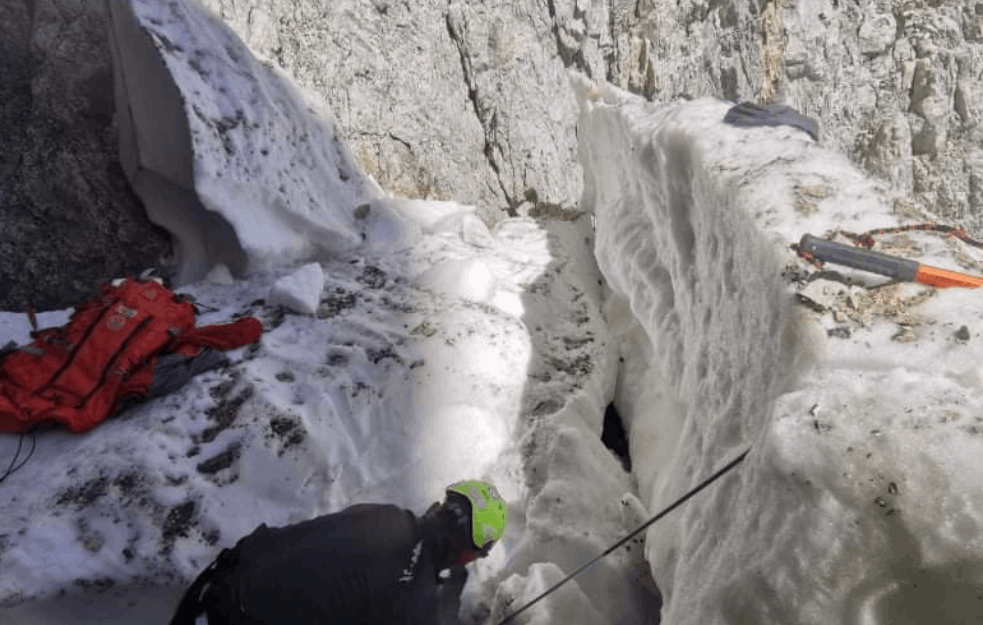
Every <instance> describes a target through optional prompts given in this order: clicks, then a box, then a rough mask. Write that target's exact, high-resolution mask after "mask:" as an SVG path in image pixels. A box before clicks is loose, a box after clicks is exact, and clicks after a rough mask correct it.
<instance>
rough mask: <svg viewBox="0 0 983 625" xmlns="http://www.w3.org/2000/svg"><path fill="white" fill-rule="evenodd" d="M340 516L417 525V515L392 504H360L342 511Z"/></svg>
mask: <svg viewBox="0 0 983 625" xmlns="http://www.w3.org/2000/svg"><path fill="white" fill-rule="evenodd" d="M339 514H345V515H348V516H352V517H363V518H365V517H371V518H377V519H385V520H389V521H391V522H394V523H398V522H401V521H402V522H406V523H412V524H414V525H415V524H416V515H415V514H413V512H412V511H410V510H407V509H405V508H401V507H399V506H397V505H395V504H391V503H360V504H355V505H354V506H350V507H348V508H345V509H344V510H342V511H341V512H340V513H339Z"/></svg>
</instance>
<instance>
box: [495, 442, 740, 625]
mask: <svg viewBox="0 0 983 625" xmlns="http://www.w3.org/2000/svg"><path fill="white" fill-rule="evenodd" d="M749 453H751V448H750V447H749V448H747V449H745V450H744V451H743V452H742V453H741V455H739V456H738V457H737V458H735V459H733V460H731V461H730V462H728V463H727V464H726V465H725V466H724V467H723V468H722V469H720V470H719V471H717V472H716V473H714V474H713V475H711V476H710V477H708V478H707V479H705V480H703V481H702V482H701V483H700V484H699V485H698V486H696V487H695V488H693V489H692V490H690V491H689V492H688V493H686V494H685V495H683V496H682V497H680V498H679V499H677V500H676V501H674V502H673V503H672V504H671V505H670V506H669V507H668V508H666V509H664V510H663V511H662V512H660V513H658V514H657V515H655V516H654V517H652V518H651V519H649V520H648V521H646V522H645V523H643V524H642V525H641V526H639V527H638V529H636V530H635V531H633V532H632V533H631V534H628V535H627V536H625V537H624V538H622V539H621V540H619V541H618V542H616V543H615V544H613V545H611V547H609V548H608V550H607V551H605V552H604V553H602V554H601V555H599V556H597V557H596V558H594V559H593V560H591V561H590V562H588V563H587V564H585V565H583V566H582V567H580V568H579V569H577V570H576V571H574V572H573V573H571V574H569V575H567V576H566V577H564V578H563V579H561V580H560V581H559V582H557V583H556V584H554V585H553V586H551V587H550V588H548V589H547V590H546V591H545V592H543V593H542V594H541V595H539V596H538V597H536V598H535V599H533V600H532V601H530V602H529V603H527V604H526V605H524V606H522V607H521V608H519V609H518V610H516V611H515V612H513V613H511V614H509V615H508V616H506V617H505V618H504V619H502V620H501V621H499V622H498V625H504V624H505V623H508V622H509V621H511V620H512V619H513V618H515V617H516V616H518V615H519V614H521V613H523V612H525V611H526V610H527V609H528V608H530V607H532V606H533V605H535V604H536V603H537V602H539V600H540V599H542V598H543V597H545V596H546V595H548V594H550V593H551V592H553V591H554V590H556V589H557V588H559V587H560V586H562V585H564V584H566V583H567V582H569V581H570V580H571V579H573V578H574V577H576V576H577V575H579V574H580V573H582V572H583V571H585V570H586V569H587V568H588V567H590V566H591V565H592V564H594V563H595V562H597V561H598V560H600V559H601V558H603V557H604V556H606V555H608V554H609V553H611V552H613V551H614V550H615V549H617V548H618V547H620V546H622V545H623V544H625V543H626V542H628V541H629V540H631V539H632V538H633V537H634V536H635V535H637V534H638V533H639V532H641V531H643V530H645V529H646V528H648V527H649V526H650V525H652V524H653V523H655V522H656V521H658V520H659V519H661V518H662V517H664V516H666V515H667V514H669V513H670V512H672V511H673V510H675V509H676V508H678V507H680V506H681V505H683V504H684V503H686V502H687V501H689V500H690V499H691V498H692V497H693V496H695V495H696V494H697V493H699V492H700V491H701V490H703V489H704V488H706V487H707V486H709V485H710V484H713V483H714V482H716V481H717V480H718V479H720V478H721V477H722V476H723V475H724V474H725V473H727V472H728V471H730V470H731V469H733V468H734V467H736V466H737V465H738V464H740V463H741V461H742V460H744V458H745V457H746V456H747V455H748V454H749Z"/></svg>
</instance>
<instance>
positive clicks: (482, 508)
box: [447, 480, 509, 549]
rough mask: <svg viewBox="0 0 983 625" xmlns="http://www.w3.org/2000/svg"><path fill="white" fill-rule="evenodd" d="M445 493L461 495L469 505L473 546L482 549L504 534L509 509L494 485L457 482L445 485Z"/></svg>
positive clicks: (479, 482) (474, 481) (476, 481)
mask: <svg viewBox="0 0 983 625" xmlns="http://www.w3.org/2000/svg"><path fill="white" fill-rule="evenodd" d="M447 493H448V494H450V493H457V494H458V495H462V496H463V497H464V498H465V499H467V500H468V503H469V504H470V505H471V540H472V541H473V542H474V546H475V547H477V548H478V549H484V548H486V547H487V546H489V543H492V542H494V541H497V540H498V539H499V538H501V537H502V535H503V534H505V522H506V520H508V517H509V509H508V506H506V505H505V500H504V499H502V496H501V495H499V494H498V491H497V490H496V489H495V487H494V486H492V485H491V484H489V483H488V482H481V481H478V480H472V481H467V482H457V483H456V484H451V485H450V486H448V487H447Z"/></svg>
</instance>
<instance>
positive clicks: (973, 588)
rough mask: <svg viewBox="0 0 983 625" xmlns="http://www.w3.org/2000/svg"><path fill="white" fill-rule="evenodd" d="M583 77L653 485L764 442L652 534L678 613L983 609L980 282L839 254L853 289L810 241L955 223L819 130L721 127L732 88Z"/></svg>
mask: <svg viewBox="0 0 983 625" xmlns="http://www.w3.org/2000/svg"><path fill="white" fill-rule="evenodd" d="M577 89H578V92H579V93H580V98H581V102H582V115H581V119H580V123H579V137H580V141H581V158H582V161H583V164H584V168H585V171H586V172H587V176H588V181H587V185H586V186H587V191H586V192H585V197H584V202H583V207H584V208H588V209H590V210H593V211H594V213H595V218H596V223H597V245H596V248H595V249H596V254H597V258H598V263H599V266H600V268H601V271H602V273H603V274H604V276H605V278H606V279H607V281H608V283H609V284H610V285H611V287H612V290H613V291H614V293H613V295H612V297H611V298H610V299H609V301H608V310H609V320H610V321H612V332H613V333H615V334H617V335H620V337H621V339H620V344H621V346H622V355H623V357H624V358H625V360H626V362H625V363H624V365H623V367H622V369H623V370H622V371H621V373H620V374H619V385H618V386H619V388H618V391H617V404H618V407H619V408H620V409H621V414H622V416H623V417H624V418H625V419H626V421H627V422H628V426H627V427H628V429H629V436H630V441H631V451H632V459H633V469H634V472H635V475H636V477H637V479H638V484H639V492H640V496H641V499H642V501H643V502H644V503H646V504H647V505H648V507H649V508H651V509H658V508H661V507H662V506H664V505H666V504H668V503H670V502H671V501H672V500H673V499H674V498H675V497H677V496H678V495H679V494H680V493H681V492H682V491H685V490H686V488H687V487H689V486H692V485H694V484H695V483H696V482H697V481H699V480H700V479H702V477H703V476H705V475H708V474H709V473H711V471H712V470H713V468H714V467H715V466H718V465H720V464H723V462H724V461H725V460H726V459H729V458H730V457H733V456H734V455H736V453H737V452H738V451H739V450H740V449H741V448H743V447H745V446H748V445H750V446H751V448H752V453H751V455H750V456H749V457H748V460H747V461H746V462H745V463H744V466H743V467H742V468H741V469H740V470H739V471H737V472H735V473H734V474H733V475H731V476H729V477H727V478H725V479H724V480H722V482H721V483H720V484H719V485H717V486H715V487H712V489H711V490H710V491H708V492H707V493H706V494H704V495H701V496H700V497H697V498H695V499H694V500H693V501H692V502H690V503H689V504H687V506H686V508H685V509H684V510H683V511H682V512H681V513H680V514H678V515H670V516H669V517H667V518H666V519H665V521H664V522H662V523H660V524H659V525H656V526H654V527H653V528H651V529H650V530H649V531H648V541H647V543H646V556H647V559H648V560H649V562H651V563H652V571H653V575H654V577H655V579H656V581H657V583H658V584H659V587H660V589H661V590H662V591H663V593H664V594H665V595H666V599H667V607H666V609H665V610H664V613H663V617H664V618H665V619H666V621H667V622H670V623H714V622H731V621H732V620H734V619H736V620H738V621H747V622H754V623H783V622H796V623H829V622H856V623H898V622H929V621H931V620H932V619H936V620H943V621H944V620H952V621H959V622H967V620H969V619H970V618H977V617H978V615H979V614H981V613H983V604H981V602H980V599H979V597H980V596H981V587H983V566H981V564H980V563H981V562H983V540H981V534H980V522H981V521H983V517H981V515H983V496H981V494H980V491H979V489H978V487H974V484H978V475H979V471H980V468H981V466H980V465H981V460H980V458H981V457H983V456H981V453H980V452H981V451H983V445H981V440H980V438H979V435H978V432H979V431H980V430H979V424H980V423H983V416H981V415H980V411H979V408H978V406H979V405H980V400H981V397H980V391H981V387H980V384H979V366H978V364H977V363H979V358H980V356H981V354H980V351H981V347H980V345H979V343H978V341H975V340H973V338H975V336H977V334H976V332H978V331H977V330H975V327H976V324H977V323H978V322H977V320H978V319H979V318H980V312H981V305H980V303H979V294H978V293H974V292H972V291H967V290H961V289H948V290H936V289H931V288H926V287H923V286H919V285H915V284H905V285H902V284H897V285H885V282H886V280H885V279H884V278H880V277H877V276H872V275H870V274H863V273H862V272H857V271H853V270H850V269H846V268H840V267H833V266H829V267H827V269H830V270H834V271H836V272H838V273H839V274H840V275H839V277H838V278H836V277H835V276H834V274H832V273H827V274H825V277H827V278H829V280H830V281H833V280H836V281H838V283H839V284H840V288H839V289H830V288H824V287H828V286H829V283H828V282H827V283H826V284H822V283H820V284H819V285H815V286H810V285H809V284H808V283H807V280H808V279H809V277H810V276H808V275H807V274H810V273H815V272H814V271H813V270H812V269H811V268H809V267H808V265H806V264H805V263H804V262H803V261H802V260H801V259H798V258H797V257H796V256H795V254H794V252H792V251H791V250H790V249H789V245H790V244H791V243H794V242H797V241H798V240H799V238H800V237H801V236H802V234H804V233H807V232H808V233H812V234H816V235H819V236H826V235H830V234H833V233H834V232H836V231H839V230H841V229H842V230H848V231H851V232H863V231H865V230H868V229H871V228H879V227H890V226H895V225H899V224H900V223H920V222H933V221H936V219H935V218H934V217H933V216H932V215H930V214H927V213H923V214H918V212H917V211H915V210H914V209H912V208H910V207H909V206H908V205H907V204H906V203H905V202H904V201H903V199H902V198H897V197H894V196H892V195H891V194H890V193H889V192H888V191H887V190H886V189H885V188H884V187H883V185H881V184H879V183H877V182H876V181H873V180H870V179H867V178H866V177H865V176H863V175H862V174H861V173H860V172H859V171H858V170H857V169H856V168H854V167H853V166H852V165H851V164H850V163H849V162H848V161H847V160H846V159H845V158H844V157H842V156H841V155H838V154H834V153H830V152H828V151H826V150H823V149H821V148H819V147H818V146H816V145H815V144H813V143H812V142H811V141H809V140H808V138H807V137H805V136H804V135H802V134H801V133H798V132H796V131H794V130H791V129H776V130H772V129H753V130H745V129H736V128H732V127H729V126H727V125H725V124H723V123H722V122H721V120H722V118H723V114H724V112H725V110H726V108H727V106H728V105H727V104H726V103H722V102H717V101H713V100H697V101H693V102H690V103H678V104H673V105H663V106H656V105H653V104H649V103H645V102H643V101H641V100H639V99H636V98H633V97H631V96H628V95H626V94H623V93H620V92H617V91H615V90H613V89H601V90H596V89H592V87H591V86H590V85H587V84H584V83H582V82H581V83H578V87H577ZM841 239H842V237H841ZM876 239H877V240H878V242H879V243H881V246H880V247H879V249H881V250H883V251H888V250H891V249H893V250H894V252H893V253H895V254H899V255H903V256H905V257H909V258H916V259H917V260H918V261H919V262H923V263H925V264H932V265H938V266H943V267H947V268H953V269H956V270H962V271H966V272H969V273H973V272H974V271H975V272H978V271H979V268H980V265H979V259H980V257H981V251H980V250H979V249H975V248H973V247H971V246H968V245H966V244H964V243H962V242H959V241H957V240H955V239H951V238H948V239H946V238H943V237H941V236H939V235H938V234H935V235H933V234H930V233H919V232H912V233H906V234H903V235H881V236H879V237H876ZM816 277H818V274H817V276H816ZM843 282H846V284H843ZM814 284H815V283H814ZM800 290H801V291H805V294H806V295H807V297H808V298H809V299H811V300H812V302H813V306H815V304H816V303H818V304H820V305H821V306H820V308H819V310H814V309H813V308H810V307H807V306H804V305H802V304H800V303H799V301H798V300H797V297H796V295H797V292H798V291H800ZM964 325H965V326H968V327H967V329H966V330H964V331H963V332H962V333H961V334H960V335H959V336H962V337H963V338H962V339H960V338H959V336H957V332H958V331H959V329H960V328H961V327H962V326H964ZM643 383H644V384H646V385H647V386H642V385H643Z"/></svg>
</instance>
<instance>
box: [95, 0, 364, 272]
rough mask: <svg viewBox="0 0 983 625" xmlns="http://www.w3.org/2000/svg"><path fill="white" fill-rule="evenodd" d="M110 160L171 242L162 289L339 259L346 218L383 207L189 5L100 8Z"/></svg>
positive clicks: (316, 100)
mask: <svg viewBox="0 0 983 625" xmlns="http://www.w3.org/2000/svg"><path fill="white" fill-rule="evenodd" d="M107 5H108V7H109V14H110V18H111V19H110V28H109V35H110V48H111V51H112V55H113V64H114V68H115V87H116V110H117V112H118V114H119V126H120V161H121V163H122V165H123V170H124V172H125V174H126V177H127V179H128V180H129V182H130V184H131V185H132V187H133V188H134V189H135V191H136V192H137V194H138V195H139V196H140V198H141V199H142V200H143V203H144V205H145V206H146V209H147V213H148V215H149V216H150V218H151V220H153V221H154V222H155V223H158V224H160V225H161V226H163V227H164V228H166V229H167V230H169V231H170V232H171V234H172V235H173V237H174V242H175V250H176V253H177V257H178V262H179V265H180V267H179V272H178V276H177V280H176V282H177V283H178V284H185V283H188V282H194V281H197V280H200V279H201V278H203V277H204V276H205V274H206V273H207V272H208V270H209V268H210V267H211V266H212V265H214V264H215V263H217V262H221V263H224V264H225V265H226V266H228V267H229V268H230V269H231V270H232V271H233V273H235V274H237V275H241V274H242V273H244V272H246V271H251V270H253V269H268V268H271V267H277V266H287V265H290V264H293V263H296V262H298V261H301V262H303V261H308V260H311V259H312V258H315V257H321V256H323V255H324V254H327V253H339V252H342V251H345V250H351V249H353V248H355V247H357V246H359V245H361V244H362V242H363V240H365V239H366V238H368V233H366V232H364V231H363V229H362V228H361V227H360V224H359V223H357V220H356V217H355V215H354V209H355V208H356V207H358V206H360V205H362V204H364V203H365V202H368V201H370V200H371V199H373V198H377V197H381V196H382V195H383V193H382V191H381V189H379V188H378V186H377V185H376V184H375V183H374V182H373V181H372V180H371V178H369V177H367V176H366V175H364V174H363V173H362V171H361V170H360V169H359V166H358V165H357V163H356V161H355V159H354V158H353V157H352V155H351V153H350V151H349V149H348V148H347V147H346V146H345V145H344V144H343V143H342V141H341V139H340V138H339V137H338V134H337V130H336V127H335V122H334V120H333V119H332V116H331V114H330V112H329V110H328V108H327V106H326V104H325V103H324V102H323V100H322V99H321V98H320V97H319V96H316V95H314V94H313V93H312V92H310V91H307V90H304V89H302V88H300V87H299V86H297V85H296V84H295V83H293V82H292V81H291V80H290V79H289V78H288V77H287V76H286V75H284V74H283V73H281V72H279V71H278V70H277V69H275V68H274V67H272V66H267V65H264V64H262V63H260V62H259V61H257V60H256V59H255V58H254V57H253V55H252V53H251V52H250V51H249V49H248V48H247V47H246V45H245V44H244V43H243V42H242V41H241V40H240V39H239V37H238V36H236V35H235V34H234V33H233V32H232V30H231V29H230V28H229V27H228V26H226V25H225V24H223V23H222V22H221V21H220V20H218V19H216V18H215V17H213V16H212V15H211V14H210V13H209V12H208V10H207V9H205V8H204V7H203V6H201V5H200V4H199V3H198V2H194V1H193V0H173V1H171V2H166V3H162V2H157V1H156V0H124V1H121V2H116V1H109V2H107Z"/></svg>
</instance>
